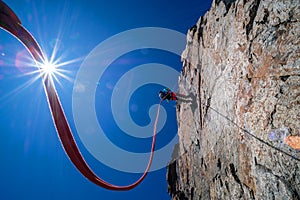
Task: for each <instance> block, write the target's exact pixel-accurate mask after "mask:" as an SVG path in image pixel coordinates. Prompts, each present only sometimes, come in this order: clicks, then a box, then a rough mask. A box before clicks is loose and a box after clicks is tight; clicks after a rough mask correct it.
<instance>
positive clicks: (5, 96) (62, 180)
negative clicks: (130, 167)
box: [0, 0, 211, 200]
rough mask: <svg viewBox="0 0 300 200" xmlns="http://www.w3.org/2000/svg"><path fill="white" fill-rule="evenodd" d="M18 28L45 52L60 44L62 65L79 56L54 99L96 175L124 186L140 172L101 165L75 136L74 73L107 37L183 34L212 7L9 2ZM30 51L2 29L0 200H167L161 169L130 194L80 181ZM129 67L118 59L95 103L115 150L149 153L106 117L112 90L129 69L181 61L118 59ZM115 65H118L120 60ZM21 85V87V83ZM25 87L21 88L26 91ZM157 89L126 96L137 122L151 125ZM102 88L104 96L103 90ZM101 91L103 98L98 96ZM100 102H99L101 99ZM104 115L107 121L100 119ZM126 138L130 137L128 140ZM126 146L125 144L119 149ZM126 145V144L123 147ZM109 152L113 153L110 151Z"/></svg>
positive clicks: (147, 56)
mask: <svg viewBox="0 0 300 200" xmlns="http://www.w3.org/2000/svg"><path fill="white" fill-rule="evenodd" d="M4 2H5V3H7V4H8V5H9V6H10V7H11V8H12V9H13V10H14V11H15V12H16V14H17V15H18V16H19V18H20V19H21V21H22V23H23V25H24V26H25V27H26V28H27V29H28V30H29V31H30V32H31V33H32V35H34V36H35V37H36V39H37V41H38V42H39V43H40V44H41V46H42V48H43V51H44V52H45V53H46V54H47V55H49V54H50V53H51V52H52V50H53V46H54V44H55V42H58V44H59V46H58V52H57V57H61V59H62V61H68V60H73V59H78V61H77V62H75V63H72V64H69V65H66V66H64V69H66V70H67V71H68V73H67V75H68V77H69V78H70V80H71V81H68V80H65V79H60V80H59V81H60V84H56V85H57V90H58V94H59V97H60V99H61V101H62V105H63V107H64V109H65V112H66V115H67V118H68V121H69V123H70V126H71V128H72V130H73V132H74V135H75V139H76V141H77V142H78V145H79V147H80V149H81V151H82V153H83V155H84V157H85V159H86V160H87V162H88V163H89V164H90V165H91V166H92V167H93V169H94V170H95V171H96V172H97V174H98V176H100V177H102V178H104V179H105V180H107V181H111V182H113V183H116V184H127V183H130V182H133V181H134V180H136V179H137V178H138V177H139V176H140V174H126V173H123V172H117V171H115V170H113V169H110V168H109V167H107V166H104V165H102V164H101V163H99V162H98V161H97V160H96V159H95V158H93V156H92V155H90V154H89V153H88V151H87V150H86V149H85V147H84V146H83V145H82V143H81V142H80V140H79V138H78V135H77V134H76V127H75V125H74V121H73V115H72V91H73V86H74V82H73V80H74V79H75V77H76V73H77V71H78V69H79V66H80V65H81V63H82V61H83V59H84V58H85V57H86V56H87V55H88V53H89V52H90V51H91V50H92V49H93V48H94V47H96V46H97V45H98V44H99V43H100V42H102V41H104V40H105V39H107V38H109V37H111V36H113V35H115V34H118V33H120V32H122V31H125V30H129V29H133V28H139V27H149V26H150V27H163V28H168V29H173V30H176V31H179V32H182V33H184V34H186V33H187V30H188V29H189V28H190V27H192V26H193V25H194V24H195V23H196V22H197V20H198V18H199V16H201V15H203V14H204V12H205V11H206V10H208V9H209V7H210V5H211V1H210V0H187V1H179V0H175V1H161V0H152V1H133V0H124V1H116V0H109V1H103V0H99V1H94V0H84V1H83V0H51V1H50V0H48V1H46V0H24V1H21V0H6V1H4ZM28 56H29V54H28V53H27V52H26V50H25V48H24V47H23V46H22V45H21V44H20V42H18V41H17V40H16V39H15V38H13V37H12V36H10V35H9V34H7V33H6V32H4V31H3V30H2V29H1V30H0V158H1V165H0V178H1V183H0V199H3V200H13V199H31V200H35V199H43V200H46V199H49V200H50V199H58V200H60V199H73V200H81V199H86V200H92V199H110V200H115V199H128V200H129V199H145V200H165V199H170V197H169V195H168V194H167V183H166V168H163V169H160V170H157V171H154V172H151V173H149V174H148V176H147V177H146V179H145V180H144V181H143V182H142V183H141V184H140V185H139V186H138V187H137V188H135V189H133V190H131V191H127V192H115V191H109V190H106V189H103V188H100V187H98V186H96V185H94V184H93V183H91V182H89V181H88V180H87V179H85V178H84V177H83V176H82V175H81V174H80V173H79V172H78V171H77V170H76V169H75V167H74V166H73V164H72V163H71V162H70V160H69V159H68V157H67V156H66V154H65V152H64V151H63V148H62V146H61V144H60V141H59V139H58V137H57V134H56V131H55V128H54V125H53V122H52V119H51V115H50V113H49V108H48V105H47V101H46V98H45V94H44V91H43V88H42V82H41V80H40V79H38V80H37V81H35V82H33V83H30V84H27V83H28V81H29V80H31V79H32V78H34V77H35V75H33V74H31V75H30V74H29V75H28V73H29V72H32V68H29V67H26V65H24V62H26V61H27V62H30V61H29V60H26V57H28ZM120 59H121V61H122V59H123V60H129V61H130V62H129V65H128V66H126V67H125V68H124V69H122V70H118V68H116V66H117V65H118V61H116V62H115V63H114V64H113V65H112V66H111V67H110V68H109V70H108V72H107V73H106V74H105V75H104V76H103V79H104V80H105V79H107V80H110V82H107V83H108V85H107V84H106V85H105V84H101V82H99V87H98V89H97V95H96V98H98V99H96V102H98V100H99V102H104V103H101V104H100V103H99V104H97V105H95V107H96V108H97V110H99V111H101V112H99V113H97V115H99V116H98V117H99V119H100V120H99V121H100V122H99V123H100V124H102V126H103V129H104V131H105V132H109V134H108V135H107V137H108V138H110V139H111V140H112V141H113V142H114V143H116V144H117V145H118V146H120V147H122V148H125V149H127V150H129V151H134V152H147V151H148V150H149V148H150V147H149V145H150V144H151V140H150V139H145V141H144V140H142V139H132V138H130V137H128V136H126V135H124V134H122V132H121V131H120V130H119V129H118V128H117V126H115V125H114V122H113V117H112V114H111V113H110V110H109V107H108V106H106V104H107V103H108V104H109V97H110V95H111V87H113V86H114V84H115V83H116V82H117V80H118V78H120V76H121V75H122V73H123V72H125V71H126V70H129V69H130V68H131V66H132V67H133V66H137V65H140V64H144V63H149V62H158V63H163V64H165V65H168V66H172V67H173V68H174V69H176V70H178V71H180V70H181V62H180V57H179V56H175V55H171V54H170V53H167V52H162V51H155V50H146V51H142V53H141V52H140V51H137V52H132V53H131V54H128V55H124V56H123V57H122V58H120ZM121 61H120V62H121ZM24 85H25V86H24ZM23 86H24V87H23ZM160 88H161V86H159V85H155V84H153V85H146V86H144V87H142V88H141V89H139V90H137V92H136V93H134V95H133V96H132V98H131V102H130V103H131V104H132V106H131V115H132V118H133V120H135V121H136V123H137V124H140V125H145V124H147V123H149V118H148V117H147V112H148V109H149V107H150V106H151V105H152V104H154V103H157V101H158V97H157V91H158V90H159V89H160ZM105 90H107V91H105ZM102 94H105V95H104V97H103V96H101V95H102ZM101 98H103V99H101ZM164 106H165V108H166V111H167V113H168V120H167V123H166V127H165V128H164V129H163V131H162V133H160V136H159V137H158V141H157V143H158V144H157V148H160V147H162V146H163V145H165V143H167V142H168V141H169V140H170V139H171V138H172V137H173V136H174V135H172V134H176V129H177V125H176V112H175V107H174V103H169V104H167V103H165V104H164ZM103 114H105V116H106V118H105V120H102V121H101V116H103ZM129 139H132V140H131V141H129ZM124 141H126V142H125V143H126V145H127V146H126V145H124ZM128 144H130V145H128ZM107 153H110V152H107Z"/></svg>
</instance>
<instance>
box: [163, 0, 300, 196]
mask: <svg viewBox="0 0 300 200" xmlns="http://www.w3.org/2000/svg"><path fill="white" fill-rule="evenodd" d="M182 62H183V69H182V72H181V75H180V77H179V91H178V96H179V100H178V104H177V120H178V127H179V130H178V134H179V150H178V151H179V155H180V156H179V157H178V158H177V159H176V160H175V161H171V162H170V165H169V169H168V174H167V179H168V183H169V193H170V195H171V196H172V199H197V200H198V199H300V152H299V151H297V150H295V149H293V148H291V147H289V146H288V145H286V144H285V143H284V142H283V141H284V138H285V137H287V136H300V3H299V0H276V1H274V0H237V1H234V0H215V1H214V2H213V3H212V7H211V9H210V10H209V12H207V13H206V14H205V16H203V17H201V18H200V19H199V21H198V22H197V24H196V25H195V26H193V27H192V28H191V29H190V30H189V32H188V35H187V46H186V49H185V50H184V52H183V53H182Z"/></svg>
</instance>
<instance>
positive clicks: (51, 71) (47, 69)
mask: <svg viewBox="0 0 300 200" xmlns="http://www.w3.org/2000/svg"><path fill="white" fill-rule="evenodd" d="M39 67H40V70H41V73H42V74H44V75H46V76H54V75H55V74H57V72H58V66H57V65H56V64H54V63H52V62H49V61H47V60H46V61H44V63H42V64H40V66H39Z"/></svg>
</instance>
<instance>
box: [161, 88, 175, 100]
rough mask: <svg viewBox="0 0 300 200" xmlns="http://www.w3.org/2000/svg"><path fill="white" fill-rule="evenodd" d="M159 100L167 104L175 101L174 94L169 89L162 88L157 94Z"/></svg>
mask: <svg viewBox="0 0 300 200" xmlns="http://www.w3.org/2000/svg"><path fill="white" fill-rule="evenodd" d="M158 96H159V98H160V99H161V100H162V101H163V100H167V101H168V102H169V101H170V100H174V101H176V100H177V96H176V93H175V92H172V91H171V90H170V89H169V88H164V89H162V90H161V91H159V93H158Z"/></svg>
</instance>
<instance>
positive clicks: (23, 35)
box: [0, 0, 162, 190]
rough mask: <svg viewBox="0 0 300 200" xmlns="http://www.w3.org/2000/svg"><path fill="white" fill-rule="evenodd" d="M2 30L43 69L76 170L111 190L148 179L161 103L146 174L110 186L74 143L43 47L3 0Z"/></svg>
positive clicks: (63, 140)
mask: <svg viewBox="0 0 300 200" xmlns="http://www.w3.org/2000/svg"><path fill="white" fill-rule="evenodd" d="M0 27H1V28H2V29H4V30H5V31H7V32H8V33H10V34H12V35H13V36H15V37H16V38H17V39H18V40H19V41H20V42H21V43H22V44H23V45H24V46H25V47H26V48H27V50H28V51H29V52H30V54H31V55H32V57H33V58H34V60H35V62H36V64H37V66H38V67H39V69H40V70H41V77H42V79H43V86H44V89H45V92H46V97H47V100H48V105H49V107H50V110H51V115H52V119H53V121H54V124H55V127H56V131H57V133H58V136H59V138H60V141H61V143H62V145H63V148H64V150H65V152H66V153H67V155H68V157H69V158H70V160H71V161H72V163H73V164H74V165H75V167H76V168H77V169H78V170H79V171H80V172H81V173H82V174H83V175H84V176H85V177H86V178H87V179H89V180H90V181H92V182H93V183H95V184H96V185H98V186H101V187H103V188H106V189H109V190H130V189H133V188H134V187H136V186H137V185H138V184H140V183H141V182H142V181H143V180H144V178H145V177H146V175H147V173H148V171H149V169H150V166H151V163H152V160H153V155H154V150H155V141H156V125H157V122H158V117H159V110H160V105H161V102H162V101H160V103H159V106H158V110H157V115H156V119H155V124H154V130H153V136H152V146H151V154H150V158H149V161H148V165H147V167H146V169H145V171H144V173H143V175H142V176H141V177H140V178H139V179H138V180H137V181H136V182H134V183H132V184H131V185H125V186H117V185H113V184H110V183H108V182H106V181H104V180H102V179H101V178H99V177H98V176H97V175H96V174H95V173H94V172H93V171H92V170H91V168H90V167H89V166H88V164H87V163H86V161H85V159H84V158H83V156H82V154H81V152H80V150H79V149H78V146H77V144H76V142H75V139H74V137H73V134H72V132H71V129H70V126H69V124H68V121H67V119H66V116H65V114H64V110H63V108H62V106H61V103H60V100H59V97H58V95H57V92H56V89H55V85H54V82H53V79H52V76H51V73H45V72H48V71H49V70H48V69H47V68H44V67H43V65H45V64H48V62H47V59H46V58H45V56H44V54H43V52H42V50H41V48H40V46H39V45H38V43H37V42H36V40H35V39H34V37H33V36H32V35H31V34H30V33H29V32H28V31H27V30H26V29H25V28H24V27H23V26H22V23H21V21H20V19H19V18H18V17H17V15H16V14H15V13H14V12H13V11H12V10H11V9H10V8H9V7H8V6H7V5H6V4H5V3H4V2H3V1H2V0H0ZM43 70H44V71H43Z"/></svg>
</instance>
